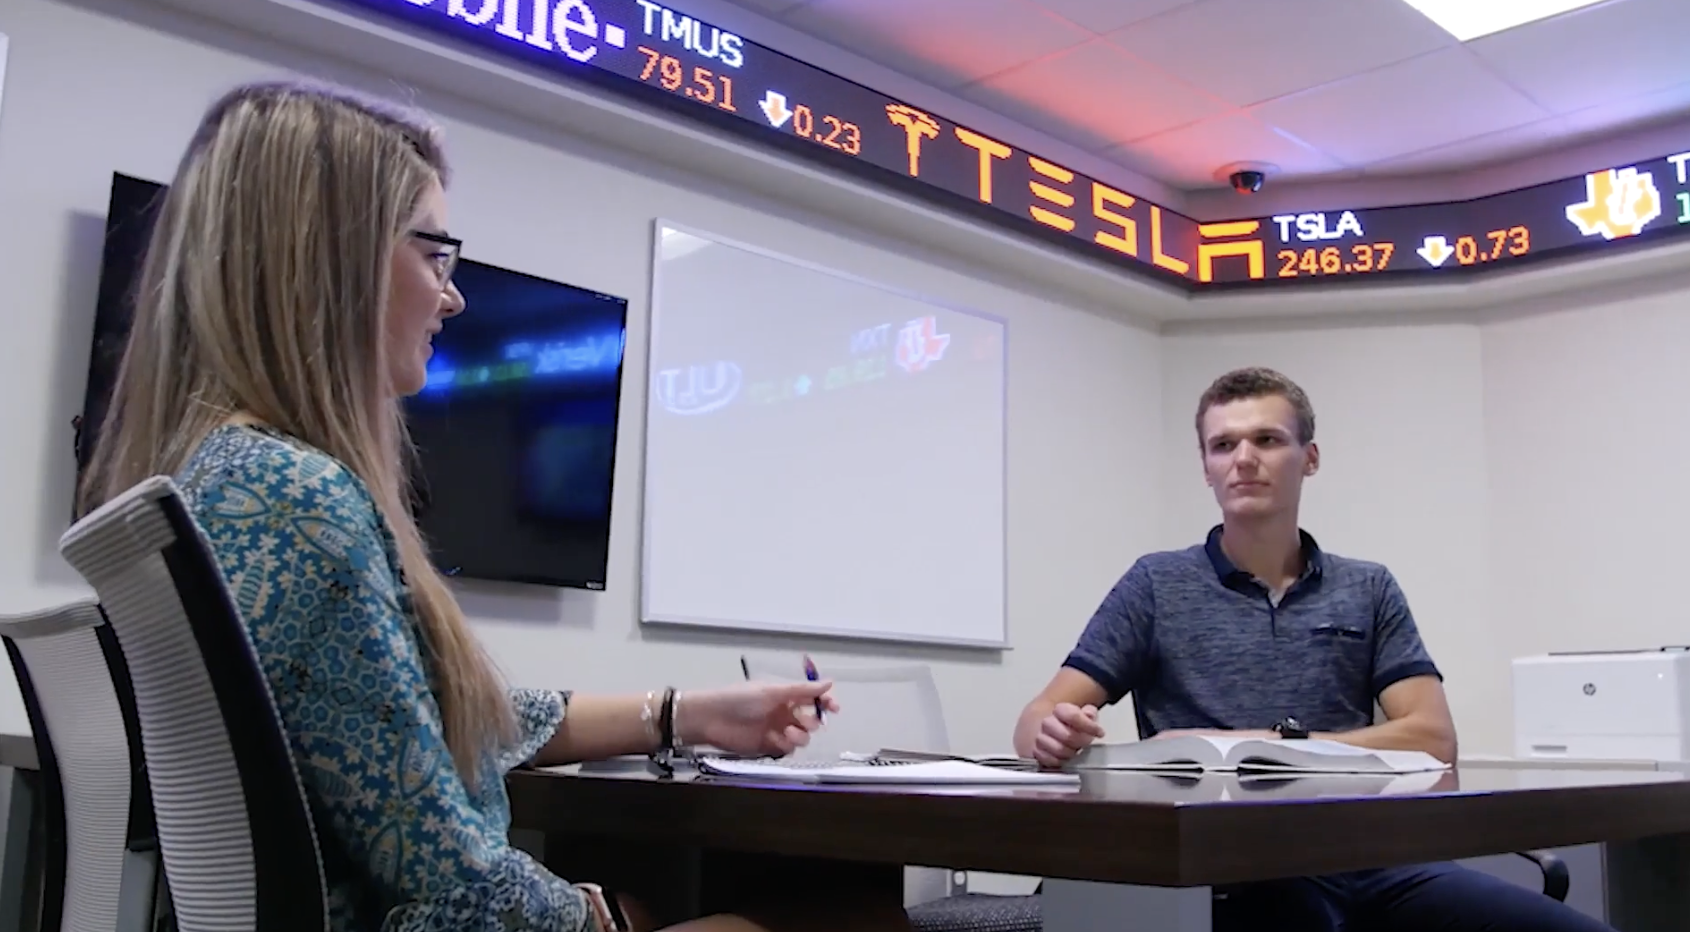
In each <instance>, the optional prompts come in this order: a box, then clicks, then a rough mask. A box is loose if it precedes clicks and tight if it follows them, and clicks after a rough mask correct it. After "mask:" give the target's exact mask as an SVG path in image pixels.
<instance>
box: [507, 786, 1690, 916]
mask: <svg viewBox="0 0 1690 932" xmlns="http://www.w3.org/2000/svg"><path fill="white" fill-rule="evenodd" d="M1228 781H1229V778H1227V777H1225V776H1221V775H1214V776H1210V777H1207V778H1204V779H1202V780H1182V779H1177V778H1170V777H1165V776H1159V775H1153V774H1138V773H1119V772H1117V773H1090V774H1086V775H1085V776H1084V778H1083V783H1082V785H1081V787H1080V788H1079V789H1078V790H1077V791H1060V790H1038V789H1015V790H965V791H955V790H950V791H947V790H942V789H919V788H899V789H884V788H876V789H866V788H857V787H851V788H845V787H827V788H822V787H815V786H802V785H781V784H762V785H758V784H752V783H747V782H737V781H736V782H728V781H723V780H719V779H705V778H686V777H681V778H676V779H673V780H659V779H656V778H653V777H649V776H578V775H565V774H560V773H551V772H528V773H518V774H514V775H512V777H511V779H510V790H511V805H512V815H513V825H514V826H515V827H517V828H521V829H529V830H534V831H538V832H542V833H545V834H546V836H547V838H548V843H547V845H546V850H547V853H548V854H550V853H551V852H552V851H553V849H554V848H555V847H568V846H571V845H572V843H576V842H580V841H586V842H587V843H588V844H587V846H583V847H589V850H590V846H591V845H595V844H602V843H603V842H604V840H606V839H620V840H622V841H623V842H625V843H628V844H629V846H630V847H631V848H634V849H637V850H640V851H643V852H644V855H645V856H646V857H647V858H649V857H651V856H652V854H653V853H654V852H657V851H661V850H677V849H691V850H694V851H697V852H700V853H703V854H712V853H713V854H715V855H716V856H724V855H737V856H748V855H753V856H763V857H769V856H787V857H801V858H808V859H812V860H825V861H829V862H832V863H833V864H834V865H836V866H835V867H830V868H829V869H828V870H837V869H838V867H837V865H845V864H849V865H854V866H855V867H856V868H857V869H859V870H860V869H865V868H869V867H872V866H874V865H883V866H898V867H901V866H902V865H906V864H911V865H928V866H938V867H949V868H955V869H961V870H983V871H995V872H1003V873H1012V874H1026V875H1033V876H1040V877H1046V878H1054V879H1058V880H1072V881H1092V882H1105V883H1110V884H1133V885H1144V886H1152V887H1163V888H1202V887H1210V886H1214V885H1220V884H1227V883H1235V882H1239V881H1249V880H1265V879H1271V878H1276V877H1295V876H1305V875H1312V874H1322V873H1331V872H1336V871H1344V870H1357V869H1363V868H1369V867H1386V866H1392V865H1398V864H1410V863H1416V862H1423V861H1439V860H1450V859H1455V858H1462V857H1470V856H1477V855H1486V854H1501V853H1506V852H1510V851H1516V850H1522V849H1528V848H1545V847H1560V846H1569V845H1577V844H1585V843H1590V842H1628V841H1633V840H1637V839H1645V838H1649V837H1651V836H1690V781H1687V780H1686V778H1685V775H1684V774H1680V773H1673V772H1655V771H1636V770H1628V771H1613V772H1608V771H1595V770H1571V771H1555V770H1543V769H1502V768H1490V767H1487V768H1480V769H1471V770H1462V771H1451V772H1449V773H1446V774H1443V775H1442V776H1441V777H1440V778H1439V779H1438V780H1437V782H1436V784H1435V785H1434V786H1432V787H1431V788H1430V789H1429V790H1426V791H1424V792H1418V793H1414V794H1411V795H1396V794H1387V793H1380V792H1379V791H1378V790H1377V789H1375V790H1372V791H1367V790H1364V791H1363V793H1362V794H1360V795H1357V794H1355V793H1354V791H1353V790H1351V791H1350V793H1349V795H1316V793H1317V792H1318V790H1316V789H1315V788H1317V787H1319V786H1320V782H1321V781H1318V780H1310V781H1306V783H1305V781H1295V782H1292V783H1290V784H1285V785H1281V786H1280V787H1279V788H1278V789H1276V790H1275V791H1273V792H1271V793H1265V792H1264V793H1260V794H1259V795H1256V794H1248V793H1243V794H1241V793H1240V792H1237V791H1235V790H1234V789H1231V788H1229V787H1228V786H1227V784H1228ZM1305 785H1306V786H1307V787H1309V788H1310V790H1308V791H1305V790H1304V789H1303V786H1305ZM1234 786H1236V784H1234ZM1223 791H1225V792H1226V794H1227V796H1228V797H1229V798H1225V799H1223V798H1222V792H1223ZM1340 792H1342V790H1340ZM1232 797H1237V798H1232ZM1673 847H1674V850H1677V849H1680V848H1684V847H1685V846H1684V845H1682V844H1677V843H1674V846H1673ZM552 860H553V859H552V858H550V857H548V861H549V862H550V861H552ZM1685 863H1686V865H1690V862H1685ZM1681 866H1682V865H1681ZM1656 873H1659V872H1658V871H1656ZM1669 873H1671V872H1670V871H1669ZM566 876H567V874H566ZM811 876H827V872H826V871H823V872H820V873H812V874H811ZM1673 876H1675V877H1677V878H1678V879H1677V880H1676V881H1673V882H1678V883H1683V884H1684V886H1683V888H1682V889H1690V883H1686V882H1685V881H1690V875H1684V874H1674V875H1673ZM877 882H878V881H877ZM1635 886H1636V885H1634V887H1635ZM1682 889H1681V891H1680V892H1679V893H1678V894H1677V897H1678V899H1677V900H1675V902H1682V900H1683V897H1684V896H1685V895H1686V894H1685V893H1684V892H1682ZM1050 890H1051V886H1050V885H1048V884H1047V897H1048V894H1049V892H1050ZM1633 892H1635V893H1638V894H1639V895H1642V894H1644V893H1647V892H1648V891H1645V890H1642V889H1641V888H1636V889H1634V891H1633ZM1657 892H1658V891H1657ZM1048 908H1049V907H1048V905H1047V909H1048ZM1651 908H1653V907H1651ZM1115 915H1117V916H1118V915H1119V913H1116V914H1115ZM1679 915H1680V916H1683V915H1690V912H1686V913H1680V914H1679ZM1048 918H1049V917H1048V916H1047V919H1048ZM1206 921H1207V920H1206V919H1205V920H1204V922H1205V923H1206ZM1181 927H1182V928H1183V927H1185V926H1181ZM1655 927H1656V926H1654V925H1651V924H1649V923H1648V922H1646V921H1644V920H1641V919H1639V920H1636V921H1634V922H1632V923H1631V924H1630V926H1629V928H1628V927H1626V926H1621V928H1622V929H1625V932H1631V930H1633V929H1636V930H1642V929H1653V928H1655ZM1673 927H1677V925H1674V926H1673ZM1146 928H1153V927H1151V926H1146Z"/></svg>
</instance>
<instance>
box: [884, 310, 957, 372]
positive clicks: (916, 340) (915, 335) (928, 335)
mask: <svg viewBox="0 0 1690 932" xmlns="http://www.w3.org/2000/svg"><path fill="white" fill-rule="evenodd" d="M950 345H951V335H950V334H948V333H940V332H939V321H938V319H937V318H934V317H918V318H916V319H915V320H912V321H910V322H909V323H907V324H905V325H904V329H902V330H899V331H898V348H897V350H895V351H894V353H893V358H894V359H896V360H897V361H898V368H900V369H902V370H904V371H905V372H911V373H914V372H920V371H922V370H923V369H926V368H927V367H928V366H931V365H932V364H934V363H936V362H938V361H939V360H941V359H944V358H945V349H946V347H948V346H950Z"/></svg>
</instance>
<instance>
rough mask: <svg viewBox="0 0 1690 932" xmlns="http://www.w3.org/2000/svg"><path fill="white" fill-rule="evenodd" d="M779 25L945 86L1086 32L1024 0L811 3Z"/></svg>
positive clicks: (1057, 47) (1056, 47)
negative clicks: (791, 26)
mask: <svg viewBox="0 0 1690 932" xmlns="http://www.w3.org/2000/svg"><path fill="white" fill-rule="evenodd" d="M786 21H787V22H789V23H791V24H792V25H794V26H796V27H797V28H799V29H802V30H804V31H805V32H808V33H810V34H811V35H814V36H816V37H818V38H820V39H823V40H825V41H828V42H831V43H833V44H835V45H839V46H843V47H845V48H848V49H851V50H853V51H855V52H857V53H858V54H860V55H863V56H866V57H868V58H872V59H875V60H877V61H879V62H880V63H881V64H884V65H886V66H887V67H889V68H893V69H895V70H898V71H902V72H904V73H905V74H909V75H911V76H912V77H915V78H919V79H921V80H924V81H927V82H928V83H930V84H933V85H936V86H939V87H946V88H948V87H955V86H956V85H958V84H963V83H966V82H969V81H975V80H979V79H980V78H984V77H987V76H989V75H994V74H997V73H999V72H1001V71H1004V70H1006V69H1009V68H1013V67H1014V66H1016V65H1019V64H1022V63H1023V62H1028V61H1032V60H1034V59H1037V58H1040V57H1043V56H1046V55H1050V54H1052V53H1054V52H1058V51H1061V50H1062V49H1065V48H1070V47H1072V46H1075V45H1078V44H1080V43H1081V42H1084V41H1086V40H1087V39H1088V38H1089V33H1087V32H1086V31H1085V30H1083V29H1081V28H1080V27H1078V26H1076V25H1074V24H1073V23H1070V22H1068V21H1067V20H1065V19H1062V18H1061V17H1059V16H1056V15H1054V14H1052V13H1051V12H1050V11H1048V10H1045V9H1043V8H1040V7H1038V6H1035V5H1033V4H1032V3H1029V2H1027V0H921V2H911V0H811V2H809V3H807V4H805V5H804V6H801V7H799V8H797V9H796V10H794V11H792V13H790V14H789V15H788V16H787V17H786Z"/></svg>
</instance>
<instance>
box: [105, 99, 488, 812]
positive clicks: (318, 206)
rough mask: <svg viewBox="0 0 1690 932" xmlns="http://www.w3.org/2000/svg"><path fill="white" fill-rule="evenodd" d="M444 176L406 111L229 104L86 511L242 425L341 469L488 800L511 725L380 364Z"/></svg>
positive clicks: (424, 133) (154, 274) (335, 102)
mask: <svg viewBox="0 0 1690 932" xmlns="http://www.w3.org/2000/svg"><path fill="white" fill-rule="evenodd" d="M446 176H447V166H446V160H445V155H444V153H443V151H442V147H441V141H440V131H439V129H438V128H437V127H436V126H435V125H433V124H432V123H430V122H429V121H427V120H426V119H424V118H422V117H421V116H420V115H418V114H415V113H411V112H409V111H407V110H404V109H402V108H399V107H397V106H393V105H390V104H387V103H384V102H379V101H374V100H369V99H366V98H363V97H361V96H358V95H355V94H353V93H350V92H348V91H345V90H341V89H338V88H332V87H324V86H317V85H306V84H299V83H292V82H272V83H260V84H250V85H245V86H242V87H238V88H236V89H234V90H233V91H231V92H229V93H228V94H226V95H225V96H224V97H223V98H222V99H220V100H219V101H217V102H216V103H215V104H213V105H212V107H211V108H210V110H209V111H207V113H206V115H205V118H204V120H203V121H202V122H201V124H200V127H199V129H198V131H197V132H195V134H194V137H193V141H192V142H191V143H190V144H189V146H188V150H187V153H186V154H185V155H184V156H183V158H182V162H181V164H180V165H179V166H178V167H177V170H176V178H175V181H174V182H172V184H171V185H170V189H169V192H168V193H167V194H166V195H165V197H164V201H163V203H162V205H160V210H159V213H158V219H157V222H156V225H155V227H154V229H153V232H152V239H151V241H150V244H149V245H148V247H147V253H146V258H145V261H144V263H143V265H142V269H141V277H140V284H139V289H138V291H137V292H136V296H135V317H134V324H133V327H132V329H131V331H130V335H129V341H128V345H127V346H126V348H125V350H124V354H123V361H122V364H121V365H120V367H119V369H118V375H117V380H116V384H115V387H114V390H113V395H112V401H111V406H110V409H109V413H108V414H107V416H106V421H105V423H104V425H103V426H102V428H101V430H100V437H99V440H98V443H97V445H96V448H95V450H94V455H93V457H92V459H91V461H90V463H89V468H88V470H87V474H86V477H85V479H84V481H83V484H82V486H81V488H80V490H79V502H78V508H79V513H82V514H86V513H87V512H89V511H91V510H93V509H94V508H96V507H98V506H99V505H100V504H101V503H102V502H104V501H106V500H108V499H110V498H111V497H113V496H115V495H117V494H119V493H121V492H123V491H124V490H126V489H128V488H130V487H131V486H133V485H135V484H136V483H138V482H140V481H141V480H143V479H145V478H147V477H149V476H153V475H158V474H174V473H176V472H177V471H178V470H179V469H181V468H182V466H183V465H185V463H186V461H187V459H188V458H189V456H190V455H191V454H192V453H193V451H194V450H195V448H197V447H198V446H199V444H200V442H201V441H202V440H204V439H205V437H206V435H207V434H208V433H210V432H211V431H212V430H213V429H214V428H216V427H218V426H220V425H222V424H224V423H226V422H227V421H228V420H229V419H230V418H231V417H232V416H236V415H242V416H245V417H250V418H254V419H256V420H258V421H259V422H261V423H263V424H266V425H268V426H270V427H272V428H275V429H277V430H279V431H282V432H284V433H287V434H289V435H292V436H294V437H297V438H298V439H300V440H302V441H304V442H306V443H308V444H310V445H312V446H315V447H317V448H318V449H321V450H322V451H324V452H325V453H327V454H329V455H330V456H333V457H335V458H336V459H338V460H340V461H341V462H342V463H343V464H345V465H346V466H347V467H348V468H350V469H351V470H352V472H353V473H355V474H356V475H357V476H358V477H359V478H361V479H362V480H363V481H364V483H365V484H366V485H367V486H368V487H369V489H370V492H371V494H372V495H373V496H374V497H375V500H376V503H377V505H378V506H379V507H380V509H381V512H382V516H383V517H384V518H385V519H386V521H387V525H388V526H389V527H390V528H391V529H392V531H393V536H394V538H395V539H396V541H397V543H398V549H399V560H400V564H401V566H402V567H403V570H404V573H405V576H406V580H407V582H408V584H409V586H410V587H411V591H412V595H413V599H414V602H415V604H416V608H417V614H418V615H419V616H420V622H421V627H422V633H423V643H424V646H425V649H426V650H427V652H428V654H429V657H428V660H429V663H428V668H429V671H430V673H431V674H432V676H431V682H432V685H433V687H434V692H435V696H436V699H437V700H438V702H439V704H440V707H441V714H442V716H443V718H444V725H445V731H446V742H447V745H448V747H449V748H450V749H451V753H452V757H453V760H454V761H455V763H456V764H457V767H458V770H459V771H460V773H461V775H462V777H463V779H464V780H465V781H466V782H468V783H469V785H470V786H472V787H473V786H474V785H475V781H476V776H477V773H478V769H479V763H480V760H481V755H482V754H483V753H484V752H486V751H488V750H490V749H492V748H494V747H496V746H498V744H500V743H502V742H506V741H509V740H510V739H511V737H512V735H513V732H514V714H513V712H512V709H511V706H510V702H509V699H508V698H507V694H506V692H505V688H504V683H503V681H502V679H501V678H500V676H499V675H498V671H497V669H496V668H495V667H494V666H493V664H492V662H491V660H490V659H489V658H488V657H487V655H486V654H485V653H484V652H483V651H482V649H481V646H480V644H479V643H478V642H477V640H476V638H475V636H474V635H473V634H472V633H471V632H470V630H469V626H468V625H467V623H466V622H465V620H464V617H463V612H462V611H461V610H460V609H459V608H458V604H457V601H456V600H455V599H454V598H453V597H452V593H451V590H449V589H448V588H447V586H446V584H445V582H444V580H443V579H442V578H441V576H440V574H439V573H438V572H437V571H436V570H435V569H434V566H433V565H432V564H431V563H430V562H429V559H428V555H427V551H426V548H425V546H424V544H423V540H422V535H421V533H420V532H419V531H418V529H417V524H416V520H415V518H414V516H413V515H412V512H411V504H410V503H411V488H410V480H409V477H410V474H411V473H410V469H409V463H410V458H411V456H412V454H413V450H412V447H411V444H410V439H409V435H408V433H407V431H406V429H405V421H404V415H403V411H402V408H401V406H400V401H399V399H397V398H395V397H394V396H393V393H392V389H391V388H390V383H389V381H388V377H387V375H386V372H387V368H386V364H385V360H384V358H383V357H384V346H385V340H384V339H383V333H384V328H383V313H384V310H385V308H386V306H387V297H388V290H389V287H390V262H391V261H392V255H393V251H394V249H395V248H396V246H397V245H398V244H399V243H400V242H401V241H402V240H404V239H405V238H406V237H407V236H408V235H409V233H410V224H411V222H412V220H413V219H414V216H415V214H416V213H417V211H418V209H419V207H420V204H421V201H422V198H423V196H424V194H425V192H426V191H427V190H428V189H429V186H430V185H431V184H432V183H434V182H436V181H438V182H439V183H441V184H442V185H444V184H445V182H446Z"/></svg>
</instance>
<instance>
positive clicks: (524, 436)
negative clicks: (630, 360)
mask: <svg viewBox="0 0 1690 932" xmlns="http://www.w3.org/2000/svg"><path fill="white" fill-rule="evenodd" d="M454 280H455V281H456V282H457V285H458V290H460V291H462V292H463V293H464V300H465V304H466V306H465V310H464V312H463V313H462V314H460V315H458V316H457V317H454V318H452V319H450V320H448V321H446V324H445V329H444V330H442V331H441V332H440V333H439V334H438V335H436V336H435V338H434V356H433V358H432V359H430V360H429V367H428V385H427V387H426V388H424V389H423V390H422V392H420V393H419V394H417V395H416V396H415V397H413V398H411V399H409V400H408V401H407V403H406V411H407V415H408V417H407V419H408V421H409V422H410V425H411V435H412V438H413V439H414V440H415V441H416V444H417V447H418V449H419V450H420V452H421V457H420V465H421V468H422V472H423V475H422V476H421V477H420V478H419V479H418V482H417V486H418V506H417V515H418V519H419V521H420V523H421V524H422V529H423V533H424V534H425V535H426V536H427V537H428V539H429V541H430V543H431V544H432V545H433V546H434V552H435V557H436V560H437V561H438V563H439V565H440V566H441V568H442V569H444V570H445V571H446V572H449V573H454V574H457V575H462V576H466V577H471V578H479V579H498V580H509V581H516V582H532V583H541V584H546V585H555V586H570V587H577V588H587V589H602V588H604V576H605V565H606V563H607V560H608V556H609V541H610V517H611V507H610V499H611V490H612V487H613V484H612V473H613V472H614V469H615V464H616V427H617V412H618V406H619V404H620V400H621V387H622V358H623V347H624V343H625V340H626V333H627V329H626V328H627V315H628V302H627V301H626V300H625V299H622V298H618V297H613V296H611V295H605V294H599V293H598V292H594V291H588V290H586V289H583V288H577V287H574V286H572V285H565V284H561V283H559V282H554V281H549V280H547V279H544V278H537V277H535V276H532V275H525V274H523V273H521V272H513V271H510V270H507V269H502V268H498V267H496V266H491V265H487V264H485V263H481V262H475V261H472V260H469V259H465V260H463V261H462V262H460V263H459V264H458V271H457V274H456V276H455V279H454Z"/></svg>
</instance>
